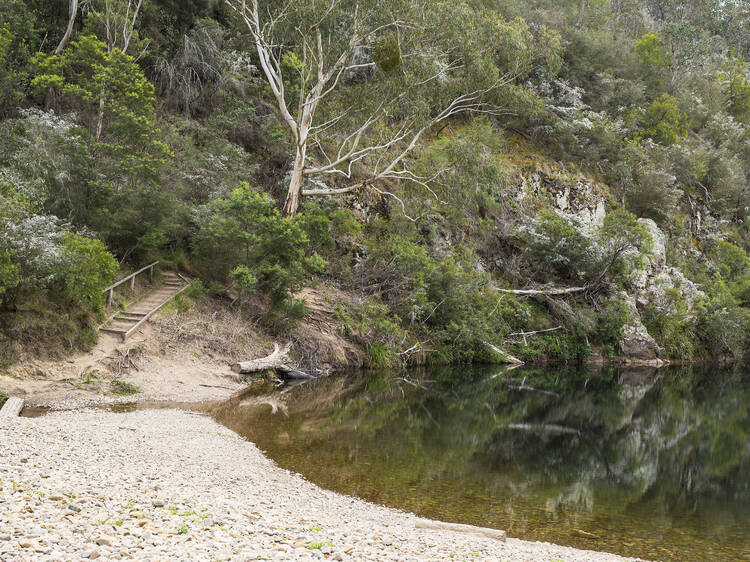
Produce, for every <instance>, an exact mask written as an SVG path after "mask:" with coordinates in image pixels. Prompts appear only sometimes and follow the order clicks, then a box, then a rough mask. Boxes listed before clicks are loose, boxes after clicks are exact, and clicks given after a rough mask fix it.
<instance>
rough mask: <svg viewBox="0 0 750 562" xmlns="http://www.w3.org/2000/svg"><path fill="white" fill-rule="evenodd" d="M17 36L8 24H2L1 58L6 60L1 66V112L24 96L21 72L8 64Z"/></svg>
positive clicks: (0, 28) (0, 34)
mask: <svg viewBox="0 0 750 562" xmlns="http://www.w3.org/2000/svg"><path fill="white" fill-rule="evenodd" d="M14 39H15V37H14V36H13V33H12V32H11V30H10V26H9V25H8V24H7V23H6V24H2V25H0V60H2V61H4V63H3V66H2V68H0V114H3V113H6V112H7V111H8V110H9V109H10V108H12V107H14V106H15V105H16V104H17V103H18V102H19V101H20V100H21V98H22V91H21V88H20V84H19V82H20V75H19V73H18V72H17V71H16V70H15V69H14V68H13V67H12V66H11V65H10V64H8V63H9V62H10V59H11V50H12V48H13V41H14Z"/></svg>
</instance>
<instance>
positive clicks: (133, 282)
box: [130, 275, 135, 291]
mask: <svg viewBox="0 0 750 562" xmlns="http://www.w3.org/2000/svg"><path fill="white" fill-rule="evenodd" d="M134 289H135V275H133V276H132V277H131V278H130V290H131V291H133V290H134Z"/></svg>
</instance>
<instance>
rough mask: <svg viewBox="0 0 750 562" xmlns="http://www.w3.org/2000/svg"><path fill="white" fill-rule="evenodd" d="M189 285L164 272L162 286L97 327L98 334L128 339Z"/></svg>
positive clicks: (176, 275)
mask: <svg viewBox="0 0 750 562" xmlns="http://www.w3.org/2000/svg"><path fill="white" fill-rule="evenodd" d="M189 286H190V283H189V282H188V281H187V280H186V279H185V278H184V277H182V276H181V275H179V274H177V273H171V272H165V273H164V276H163V283H162V285H161V286H160V287H159V288H157V289H155V290H153V291H151V292H150V293H148V294H147V295H146V296H145V297H143V298H142V299H141V300H139V301H137V302H135V303H133V304H131V305H130V306H129V307H128V309H127V310H121V311H118V312H117V313H116V314H115V315H113V316H111V317H110V318H109V319H107V321H106V322H104V323H103V324H102V325H101V326H99V331H100V332H106V333H109V334H115V335H119V336H120V337H121V338H122V341H125V340H126V339H127V338H129V337H130V336H131V335H132V334H133V333H134V332H135V331H136V330H137V329H138V328H139V327H140V326H141V324H143V323H144V322H145V321H146V320H148V319H149V317H150V316H151V315H152V314H153V313H155V312H156V311H157V310H159V309H160V308H161V307H162V306H164V305H165V304H167V303H168V302H169V301H171V300H172V299H173V298H175V297H176V296H177V295H178V294H180V293H181V292H182V291H184V290H185V289H187V288H188V287H189Z"/></svg>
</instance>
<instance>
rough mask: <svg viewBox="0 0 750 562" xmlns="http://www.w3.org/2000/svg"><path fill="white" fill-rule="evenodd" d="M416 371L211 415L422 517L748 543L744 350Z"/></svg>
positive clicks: (557, 536)
mask: <svg viewBox="0 0 750 562" xmlns="http://www.w3.org/2000/svg"><path fill="white" fill-rule="evenodd" d="M412 377H413V379H409V380H407V379H403V378H400V377H398V376H393V375H389V374H385V373H384V374H378V375H372V374H371V375H360V376H350V377H337V378H329V379H323V380H320V381H318V382H315V383H311V384H305V385H301V386H298V387H295V388H292V389H284V390H281V391H273V390H272V389H268V392H265V391H260V392H256V393H254V394H249V395H247V396H244V397H242V398H241V399H239V400H235V401H233V402H231V403H226V404H224V405H222V406H221V407H219V408H218V410H217V412H216V415H217V419H219V421H221V422H222V423H224V424H225V425H227V426H229V427H230V428H232V429H234V430H236V431H238V432H240V433H242V434H244V435H246V436H247V437H248V438H250V439H251V440H253V441H254V442H256V443H257V444H258V445H259V446H260V447H261V448H262V449H264V450H266V451H267V453H268V454H269V455H270V456H271V457H272V458H273V459H275V460H276V461H277V462H278V463H279V464H280V465H282V466H284V467H286V468H289V469H291V470H294V471H297V472H301V473H302V474H304V475H305V476H307V477H308V478H309V479H310V480H312V481H314V482H316V483H318V484H320V485H321V486H324V487H327V488H331V489H334V490H338V491H341V492H344V493H347V494H354V495H357V496H360V497H363V498H366V499H368V500H371V501H375V502H378V503H383V504H386V505H390V506H395V507H401V508H404V509H407V510H410V511H414V512H416V513H418V514H421V515H425V516H428V517H435V518H439V519H443V520H447V521H456V522H462V523H473V524H479V525H484V526H490V527H497V528H502V529H506V530H508V532H509V534H510V535H511V536H517V537H522V538H527V539H535V540H547V541H551V542H557V543H561V544H568V545H573V546H577V547H581V548H590V549H596V550H607V551H611V552H617V553H620V554H626V555H632V556H643V557H647V558H659V559H674V560H707V559H716V560H749V559H750V554H748V553H750V529H748V527H750V481H749V480H750V477H749V475H750V369H748V367H747V366H743V367H733V368H730V369H710V370H709V369H697V368H669V369H662V370H660V371H659V372H658V374H656V373H655V372H653V371H617V370H611V369H604V370H599V371H591V370H587V369H579V368H567V367H564V368H560V367H556V368H523V369H515V370H512V371H507V370H502V369H500V370H498V369H495V370H491V369H483V370H482V369H472V370H467V369H455V368H454V369H436V370H431V371H425V372H423V373H420V374H419V375H418V376H414V375H412ZM456 381H459V382H456Z"/></svg>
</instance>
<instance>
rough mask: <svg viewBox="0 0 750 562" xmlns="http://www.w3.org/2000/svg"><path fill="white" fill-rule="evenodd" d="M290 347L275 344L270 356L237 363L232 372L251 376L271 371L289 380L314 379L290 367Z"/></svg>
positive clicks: (288, 345)
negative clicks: (251, 374)
mask: <svg viewBox="0 0 750 562" xmlns="http://www.w3.org/2000/svg"><path fill="white" fill-rule="evenodd" d="M290 346H291V344H286V345H285V346H284V347H280V346H279V344H278V343H274V344H273V352H272V353H271V354H270V355H266V356H265V357H261V358H259V359H250V360H249V361H240V362H238V363H235V364H234V365H232V371H234V372H235V373H241V374H250V373H258V372H260V371H265V370H268V369H270V370H272V371H276V372H277V373H280V374H281V375H283V376H284V377H286V378H288V379H314V378H315V376H314V375H311V374H308V373H305V372H303V371H300V370H299V369H296V368H295V367H292V366H290V365H288V361H289V349H290Z"/></svg>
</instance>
